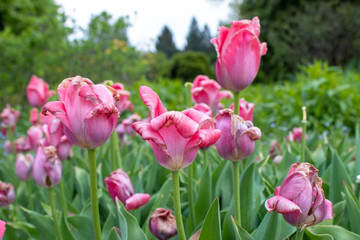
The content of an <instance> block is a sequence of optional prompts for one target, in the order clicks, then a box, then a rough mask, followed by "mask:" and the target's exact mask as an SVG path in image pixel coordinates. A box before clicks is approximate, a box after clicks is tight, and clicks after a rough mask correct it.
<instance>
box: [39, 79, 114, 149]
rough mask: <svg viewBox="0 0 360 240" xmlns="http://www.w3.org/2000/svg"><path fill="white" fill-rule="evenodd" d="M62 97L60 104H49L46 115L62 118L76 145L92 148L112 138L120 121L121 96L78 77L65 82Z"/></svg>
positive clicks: (69, 135)
mask: <svg viewBox="0 0 360 240" xmlns="http://www.w3.org/2000/svg"><path fill="white" fill-rule="evenodd" d="M58 94H59V101H54V102H48V103H47V104H46V105H45V106H44V107H43V109H42V113H43V114H44V115H47V114H48V112H50V113H52V114H53V115H55V117H56V118H58V119H60V121H61V122H62V124H63V125H64V132H65V135H66V137H67V138H68V140H69V141H70V142H71V143H72V144H73V145H76V146H80V147H83V148H89V149H92V148H96V147H98V146H100V145H102V144H103V143H104V142H105V141H106V140H107V139H108V138H109V137H110V135H111V133H112V132H113V131H114V129H115V127H116V124H117V122H118V120H119V111H118V109H117V108H116V106H115V103H116V101H117V100H118V98H119V95H118V93H117V92H116V91H115V90H114V89H113V88H112V87H109V86H105V85H103V84H93V82H92V81H90V80H89V79H87V78H82V77H80V76H76V77H74V78H67V79H65V80H63V81H62V82H61V84H60V85H59V87H58Z"/></svg>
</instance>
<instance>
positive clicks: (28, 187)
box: [25, 181, 34, 210]
mask: <svg viewBox="0 0 360 240" xmlns="http://www.w3.org/2000/svg"><path fill="white" fill-rule="evenodd" d="M25 184H26V190H27V195H28V201H29V206H28V207H29V209H30V210H34V200H33V198H32V189H31V182H30V181H27V182H25Z"/></svg>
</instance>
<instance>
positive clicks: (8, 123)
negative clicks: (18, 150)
mask: <svg viewBox="0 0 360 240" xmlns="http://www.w3.org/2000/svg"><path fill="white" fill-rule="evenodd" d="M19 117H20V113H19V111H16V110H15V109H13V108H11V107H10V104H6V108H4V109H3V110H2V112H1V113H0V119H1V126H2V127H3V128H10V127H15V126H16V123H17V121H18V119H19Z"/></svg>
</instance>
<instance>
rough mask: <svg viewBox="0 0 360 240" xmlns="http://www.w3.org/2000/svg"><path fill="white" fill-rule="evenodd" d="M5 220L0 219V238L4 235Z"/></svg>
mask: <svg viewBox="0 0 360 240" xmlns="http://www.w3.org/2000/svg"><path fill="white" fill-rule="evenodd" d="M5 225H6V222H4V221H2V220H0V239H2V237H3V236H4V233H5V230H6V227H5Z"/></svg>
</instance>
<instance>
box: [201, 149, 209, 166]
mask: <svg viewBox="0 0 360 240" xmlns="http://www.w3.org/2000/svg"><path fill="white" fill-rule="evenodd" d="M202 152H203V155H204V156H203V157H204V169H205V168H206V167H207V165H208V158H207V150H206V149H203V150H202Z"/></svg>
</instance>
